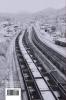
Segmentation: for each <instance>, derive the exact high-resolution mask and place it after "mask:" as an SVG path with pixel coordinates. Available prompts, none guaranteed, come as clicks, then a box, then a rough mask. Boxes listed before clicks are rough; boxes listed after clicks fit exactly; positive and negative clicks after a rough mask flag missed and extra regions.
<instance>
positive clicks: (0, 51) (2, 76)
mask: <svg viewBox="0 0 66 100" xmlns="http://www.w3.org/2000/svg"><path fill="white" fill-rule="evenodd" d="M4 23H5V24H8V23H6V22H4ZM8 29H10V30H11V32H9V33H8ZM16 34H17V32H16ZM14 36H15V30H14V25H12V26H6V27H3V23H1V24H0V100H5V87H6V84H5V83H6V82H8V81H9V78H10V77H9V72H10V67H9V65H10V63H8V61H7V60H8V59H9V61H10V60H11V59H12V58H11V55H13V54H11V55H10V56H9V55H8V52H10V51H9V48H10V50H11V46H10V44H11V42H12V40H13V38H14ZM12 45H13V44H12ZM12 47H13V46H12ZM12 53H13V52H12ZM8 57H9V58H8ZM7 63H8V64H9V65H8V64H7ZM13 63H14V61H13ZM11 64H12V63H11ZM7 65H8V66H7ZM13 66H14V64H13V65H12V66H11V67H13ZM13 73H16V72H15V71H14V72H13ZM15 77H16V75H15ZM14 79H15V78H14ZM16 79H17V80H18V77H17V78H16Z"/></svg>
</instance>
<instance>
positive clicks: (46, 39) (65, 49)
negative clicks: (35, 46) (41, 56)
mask: <svg viewBox="0 0 66 100" xmlns="http://www.w3.org/2000/svg"><path fill="white" fill-rule="evenodd" d="M34 28H35V31H36V33H37V35H38V38H39V39H40V40H41V41H42V42H44V43H45V44H46V45H47V46H48V47H50V48H52V49H53V50H55V51H57V52H58V53H60V54H61V55H62V56H64V57H66V47H61V46H58V45H56V44H54V43H53V42H52V39H51V38H50V36H47V35H46V37H45V35H43V34H41V32H40V30H39V29H38V27H37V26H34ZM49 38H50V39H49Z"/></svg>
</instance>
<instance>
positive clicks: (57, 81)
mask: <svg viewBox="0 0 66 100" xmlns="http://www.w3.org/2000/svg"><path fill="white" fill-rule="evenodd" d="M23 41H24V43H25V48H26V50H27V52H28V54H29V55H30V57H31V58H32V59H33V61H34V62H35V65H36V67H37V68H38V70H39V71H40V73H41V75H42V77H43V78H44V80H45V81H46V83H47V84H48V86H49V88H50V90H51V91H52V93H53V94H54V95H55V97H56V99H59V100H61V99H62V100H65V99H66V90H65V86H66V81H65V80H64V79H63V78H62V77H61V76H60V75H59V74H58V72H57V71H55V70H54V68H51V67H52V66H49V67H50V70H51V71H50V73H49V72H47V70H46V69H44V66H42V64H41V63H40V62H39V61H38V58H37V57H36V56H35V53H37V51H36V50H35V48H34V47H33V46H32V44H31V43H30V41H29V38H28V32H27V30H26V31H25V35H24V37H23ZM28 48H29V49H28ZM37 55H40V54H39V53H37ZM40 58H41V56H40ZM42 59H43V58H42ZM47 66H48V65H47ZM55 93H58V94H59V95H56V94H55Z"/></svg>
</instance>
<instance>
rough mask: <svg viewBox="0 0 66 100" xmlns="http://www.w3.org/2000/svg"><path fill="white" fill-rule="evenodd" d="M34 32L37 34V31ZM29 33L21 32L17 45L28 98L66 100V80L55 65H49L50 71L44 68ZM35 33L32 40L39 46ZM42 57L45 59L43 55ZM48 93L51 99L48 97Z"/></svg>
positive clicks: (33, 99) (32, 99)
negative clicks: (22, 33) (56, 69)
mask: <svg viewBox="0 0 66 100" xmlns="http://www.w3.org/2000/svg"><path fill="white" fill-rule="evenodd" d="M33 32H34V30H33ZM33 34H34V35H35V33H33ZM28 35H29V34H28V32H27V30H25V33H24V35H21V34H20V35H19V36H18V37H17V39H16V45H15V47H16V55H17V59H18V62H19V66H20V70H21V74H22V77H23V80H24V84H25V88H26V90H27V95H28V100H65V99H66V90H65V87H64V86H66V81H65V80H64V79H63V78H62V77H60V76H59V74H58V73H57V71H55V69H54V68H53V66H51V65H50V66H49V69H50V70H51V72H50V73H49V72H48V71H47V69H46V68H44V66H43V65H42V63H41V62H40V61H39V59H38V57H37V56H36V55H35V53H36V54H37V55H40V54H39V53H38V52H37V50H36V49H35V48H34V47H33V45H32V44H31V43H30V40H29V38H28ZM34 35H32V40H33V42H34V44H35V45H36V46H37V39H38V38H37V39H35V36H34ZM35 42H36V43H35ZM38 43H39V42H38ZM37 47H38V46H37ZM38 48H39V47H38ZM40 58H41V59H43V58H42V56H41V55H40ZM45 61H46V60H45ZM47 66H48V65H47ZM56 75H57V76H58V78H57V77H56ZM56 78H57V79H56ZM41 82H42V84H41ZM48 95H49V98H50V99H49V98H46V96H48Z"/></svg>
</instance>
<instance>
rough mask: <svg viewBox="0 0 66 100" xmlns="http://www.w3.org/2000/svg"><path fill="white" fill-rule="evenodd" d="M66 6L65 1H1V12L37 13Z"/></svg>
mask: <svg viewBox="0 0 66 100" xmlns="http://www.w3.org/2000/svg"><path fill="white" fill-rule="evenodd" d="M64 6H65V0H0V12H7V13H18V12H22V11H23V12H24V11H25V12H32V13H33V12H37V11H40V10H42V9H46V8H48V7H50V8H56V9H60V8H63V7H64Z"/></svg>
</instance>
